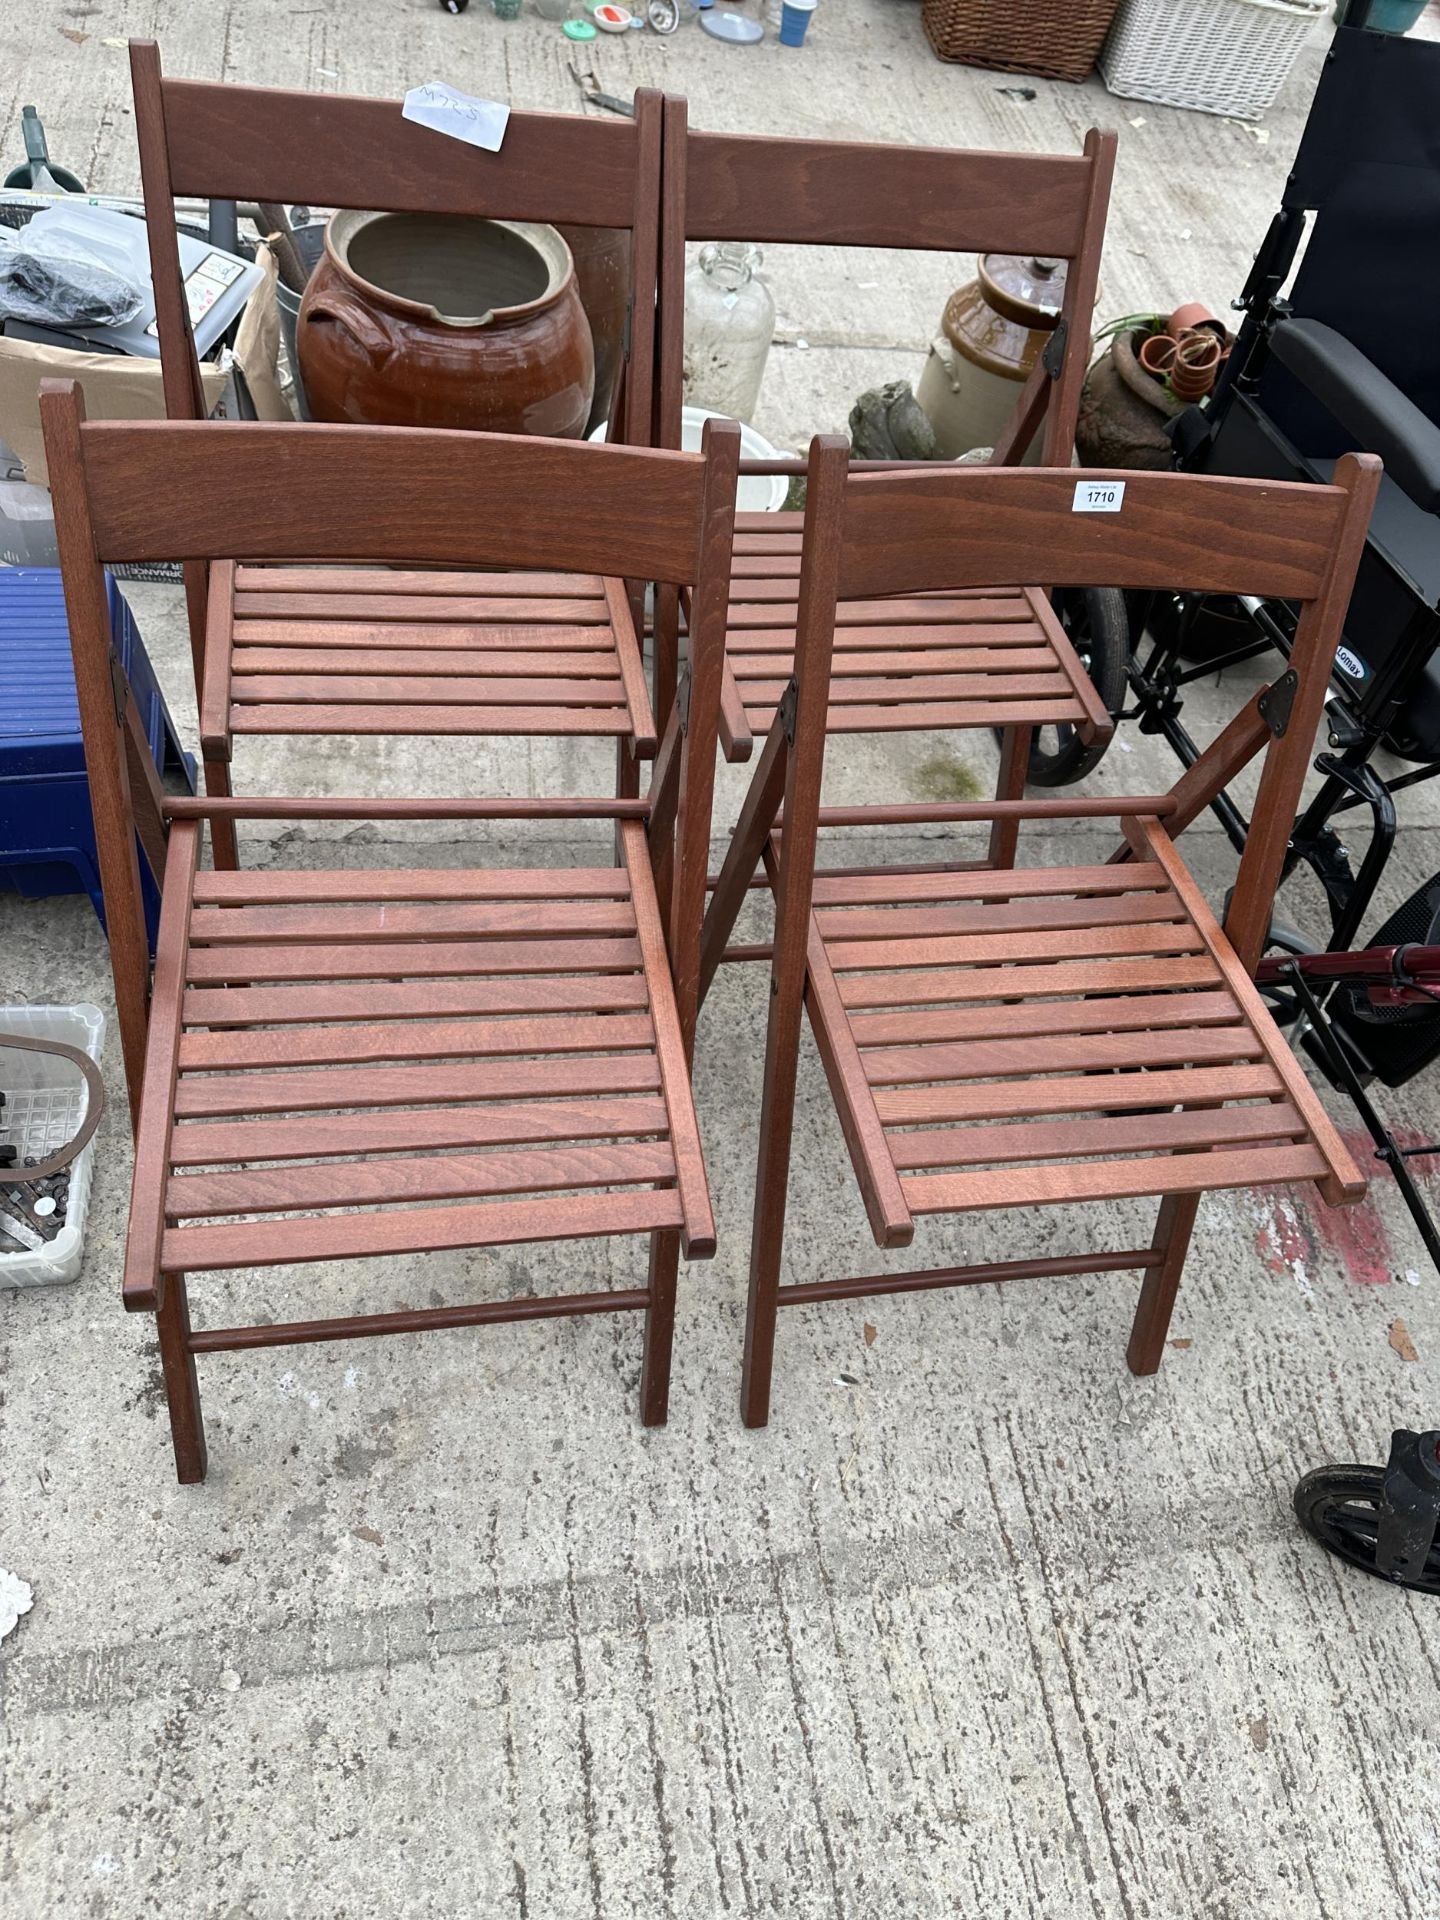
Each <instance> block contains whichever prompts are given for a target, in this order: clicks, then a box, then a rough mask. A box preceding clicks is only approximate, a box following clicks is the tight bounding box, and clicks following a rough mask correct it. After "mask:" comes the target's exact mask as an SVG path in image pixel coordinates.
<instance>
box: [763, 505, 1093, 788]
mask: <svg viewBox="0 0 1440 1920" xmlns="http://www.w3.org/2000/svg"><path fill="white" fill-rule="evenodd" d="M802 524H803V516H802V515H800V514H789V513H787V514H761V513H755V514H741V515H738V516H737V517H736V522H735V527H736V535H735V551H734V559H733V560H732V562H731V580H730V618H729V632H728V635H727V637H726V668H727V676H728V677H729V678H730V679H732V680H733V686H734V698H733V699H732V701H731V703H730V704H729V706H728V709H727V710H728V711H729V712H730V713H732V714H733V713H734V712H735V711H736V709H737V708H738V709H739V710H741V711H743V713H744V716H745V723H746V728H747V729H748V731H749V733H750V734H751V735H757V734H758V735H760V736H761V737H763V736H764V735H765V734H766V733H767V732H768V731H769V729H770V723H771V721H772V720H773V719H774V717H775V710H776V708H777V706H778V705H779V703H780V699H781V696H782V694H783V693H784V691H785V687H786V685H787V683H788V681H789V679H790V675H791V673H792V672H793V671H794V662H795V620H796V612H797V605H798V596H799V589H800V546H801V527H802ZM726 691H727V693H728V692H729V691H730V688H729V687H728V686H727V689H726ZM1056 725H1059V726H1066V725H1068V726H1074V727H1076V728H1077V729H1082V730H1083V731H1084V734H1085V737H1086V738H1087V739H1096V740H1105V739H1108V738H1109V737H1110V735H1111V733H1112V732H1113V731H1114V722H1113V721H1112V719H1111V717H1110V715H1109V713H1108V712H1107V711H1106V708H1105V703H1104V701H1103V700H1101V698H1100V697H1099V695H1098V694H1097V692H1096V691H1095V683H1094V682H1093V681H1092V680H1091V678H1090V676H1089V674H1088V673H1087V672H1086V671H1085V668H1084V666H1083V665H1082V664H1081V662H1080V660H1079V658H1078V656H1077V655H1076V652H1075V649H1074V647H1073V646H1072V645H1071V643H1070V640H1069V639H1068V637H1067V636H1066V633H1065V630H1064V628H1063V627H1062V626H1061V625H1060V622H1059V621H1058V620H1057V619H1056V617H1055V614H1054V611H1053V610H1052V608H1051V606H1050V602H1049V600H1048V598H1047V597H1046V595H1045V594H1044V593H1043V592H1041V591H1040V590H1039V589H1037V588H1034V587H996V588H993V589H988V588H970V589H966V590H964V591H961V592H956V593H930V594H916V595H905V596H897V597H893V598H890V599H885V600H855V601H848V602H846V604H845V605H844V606H842V607H841V608H840V609H839V610H838V613H837V620H836V630H835V653H834V666H833V672H832V676H831V683H830V708H829V717H828V730H829V732H831V733H832V734H836V733H887V732H889V733H893V732H914V731H917V730H919V729H921V728H926V727H937V728H950V727H964V728H969V727H1000V728H1004V727H1021V726H1056ZM739 732H740V730H739V729H738V728H735V727H733V726H732V734H738V733H739ZM740 739H741V747H742V751H743V752H748V748H749V743H748V742H747V741H745V740H744V736H743V734H742V735H740Z"/></svg>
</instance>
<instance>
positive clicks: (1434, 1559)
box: [1295, 1465, 1440, 1593]
mask: <svg viewBox="0 0 1440 1920" xmlns="http://www.w3.org/2000/svg"><path fill="white" fill-rule="evenodd" d="M1384 1486H1385V1469H1384V1468H1383V1467H1362V1466H1356V1465H1345V1466H1336V1467H1317V1468H1316V1469H1315V1471H1314V1472H1313V1473H1307V1474H1306V1475H1305V1477H1304V1479H1303V1480H1301V1481H1300V1482H1299V1484H1298V1485H1297V1486H1296V1488H1295V1518H1296V1519H1297V1520H1298V1521H1299V1522H1300V1524H1301V1526H1302V1527H1303V1528H1304V1529H1305V1531H1306V1533H1308V1534H1309V1535H1310V1538H1311V1539H1312V1540H1318V1541H1319V1543H1320V1545H1321V1546H1322V1547H1324V1549H1325V1551H1326V1552H1327V1553H1333V1554H1334V1555H1335V1557H1336V1559H1337V1560H1344V1561H1346V1562H1347V1563H1348V1564H1349V1565H1350V1566H1352V1567H1359V1569H1360V1571H1361V1572H1362V1573H1370V1574H1373V1575H1374V1576H1375V1578H1376V1579H1377V1580H1384V1581H1386V1582H1387V1584H1389V1585H1390V1586H1398V1587H1410V1588H1412V1589H1413V1590H1414V1591H1415V1592H1417V1593H1440V1537H1437V1539H1436V1541H1435V1544H1434V1545H1433V1546H1432V1547H1431V1549H1430V1554H1429V1557H1428V1559H1427V1560H1426V1562H1425V1565H1424V1567H1423V1569H1421V1571H1420V1572H1419V1573H1417V1574H1414V1575H1410V1576H1408V1577H1406V1578H1404V1579H1401V1578H1398V1577H1397V1576H1395V1575H1393V1574H1388V1573H1382V1572H1381V1571H1380V1570H1379V1568H1378V1567H1377V1566H1376V1565H1375V1536H1376V1534H1377V1532H1378V1530H1379V1522H1380V1509H1381V1506H1382V1504H1383V1502H1384V1498H1385V1492H1384Z"/></svg>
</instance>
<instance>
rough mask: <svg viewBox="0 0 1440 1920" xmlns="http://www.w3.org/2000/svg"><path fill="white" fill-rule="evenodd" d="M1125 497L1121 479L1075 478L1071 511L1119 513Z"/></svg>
mask: <svg viewBox="0 0 1440 1920" xmlns="http://www.w3.org/2000/svg"><path fill="white" fill-rule="evenodd" d="M1124 498H1125V482H1124V481H1123V480H1077V481H1076V482H1075V504H1074V505H1073V506H1072V507H1071V509H1070V511H1071V512H1072V513H1119V511H1120V504H1121V502H1122V501H1123V500H1124Z"/></svg>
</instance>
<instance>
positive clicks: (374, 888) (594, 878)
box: [194, 867, 1144, 906]
mask: <svg viewBox="0 0 1440 1920" xmlns="http://www.w3.org/2000/svg"><path fill="white" fill-rule="evenodd" d="M1142 871H1143V869H1141V868H1139V867H1130V868H1128V869H1127V875H1128V878H1121V879H1119V880H1117V881H1116V882H1115V884H1116V885H1117V886H1120V885H1129V884H1139V885H1142V886H1143V885H1144V882H1143V880H1140V879H1139V878H1138V876H1139V875H1140V873H1141V872H1142ZM1112 872H1113V870H1112ZM629 892H630V882H629V880H628V878H627V877H626V875H625V874H624V873H623V872H621V870H620V869H619V868H618V867H499V868H495V867H490V868H486V867H441V868H431V869H429V870H428V871H422V870H417V869H415V868H411V867H394V868H390V867H380V868H374V867H371V868H360V867H345V868H338V869H330V868H317V869H316V870H315V871H314V872H306V871H304V870H297V871H290V872H281V873H273V872H262V871H255V870H248V871H247V870H245V869H242V870H241V871H239V872H238V873H198V874H196V876H195V894H194V898H195V904H196V906H258V905H262V904H267V903H268V904H269V905H271V906H285V905H295V906H300V905H306V904H308V903H309V902H311V901H321V900H338V901H342V902H344V903H345V904H346V905H349V904H351V903H352V902H356V901H361V900H557V899H561V900H611V899H614V900H623V899H626V898H628V896H629Z"/></svg>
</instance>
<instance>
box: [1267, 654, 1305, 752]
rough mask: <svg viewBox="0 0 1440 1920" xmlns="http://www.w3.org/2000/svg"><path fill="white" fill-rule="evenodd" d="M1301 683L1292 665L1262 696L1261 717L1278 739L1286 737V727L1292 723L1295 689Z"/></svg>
mask: <svg viewBox="0 0 1440 1920" xmlns="http://www.w3.org/2000/svg"><path fill="white" fill-rule="evenodd" d="M1299 684H1300V681H1299V677H1298V675H1297V674H1296V672H1295V669H1294V668H1293V667H1291V668H1290V669H1288V671H1287V672H1285V673H1282V674H1281V676H1280V678H1279V679H1278V680H1277V681H1275V683H1274V684H1273V686H1268V687H1267V688H1266V689H1265V691H1264V693H1262V694H1261V696H1260V699H1259V702H1258V705H1259V708H1260V715H1261V718H1262V719H1263V720H1264V722H1265V724H1266V726H1267V727H1269V729H1270V731H1271V733H1273V734H1274V736H1275V738H1276V739H1277V740H1283V739H1284V738H1285V729H1286V728H1287V727H1288V726H1289V725H1290V714H1291V711H1292V709H1293V708H1294V705H1295V689H1296V688H1297V687H1298V686H1299Z"/></svg>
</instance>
